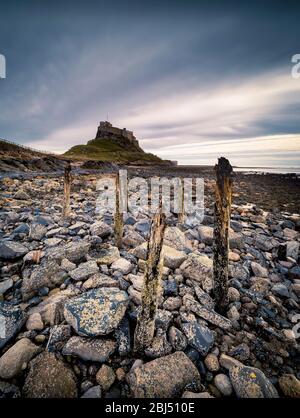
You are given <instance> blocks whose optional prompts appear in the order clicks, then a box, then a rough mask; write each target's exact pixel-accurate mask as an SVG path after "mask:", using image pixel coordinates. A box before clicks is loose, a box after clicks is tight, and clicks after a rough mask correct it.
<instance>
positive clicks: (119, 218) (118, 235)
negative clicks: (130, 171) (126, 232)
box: [115, 174, 123, 250]
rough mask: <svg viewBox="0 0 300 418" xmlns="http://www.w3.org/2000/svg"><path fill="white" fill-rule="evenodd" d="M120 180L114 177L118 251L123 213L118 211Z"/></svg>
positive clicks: (121, 241) (121, 235) (121, 243)
mask: <svg viewBox="0 0 300 418" xmlns="http://www.w3.org/2000/svg"><path fill="white" fill-rule="evenodd" d="M120 199H121V194H120V178H119V174H117V177H116V213H115V243H116V246H117V247H118V248H119V250H120V249H121V248H122V245H123V212H122V211H121V209H120V203H121V202H120Z"/></svg>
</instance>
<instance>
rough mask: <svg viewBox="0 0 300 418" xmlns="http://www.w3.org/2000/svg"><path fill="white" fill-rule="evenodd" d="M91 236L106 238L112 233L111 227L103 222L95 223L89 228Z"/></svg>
mask: <svg viewBox="0 0 300 418" xmlns="http://www.w3.org/2000/svg"><path fill="white" fill-rule="evenodd" d="M90 231H91V235H97V236H98V237H101V238H106V237H108V236H109V235H111V234H112V233H113V229H112V228H111V226H109V225H107V224H106V223H105V222H95V223H94V224H92V225H91V227H90Z"/></svg>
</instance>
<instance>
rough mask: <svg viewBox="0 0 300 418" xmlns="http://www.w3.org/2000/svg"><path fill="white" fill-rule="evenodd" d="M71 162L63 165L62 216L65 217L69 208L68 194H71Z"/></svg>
mask: <svg viewBox="0 0 300 418" xmlns="http://www.w3.org/2000/svg"><path fill="white" fill-rule="evenodd" d="M71 170H72V167H71V163H70V162H68V164H67V166H66V167H65V174H64V204H63V217H64V218H67V217H68V216H70V213H71V209H70V196H71V183H72V176H71Z"/></svg>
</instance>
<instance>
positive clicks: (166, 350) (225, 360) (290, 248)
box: [0, 167, 300, 398]
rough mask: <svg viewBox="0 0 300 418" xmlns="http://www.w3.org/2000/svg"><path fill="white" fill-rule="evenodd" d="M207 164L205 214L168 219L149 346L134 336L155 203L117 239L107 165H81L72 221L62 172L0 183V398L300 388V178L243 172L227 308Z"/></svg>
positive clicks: (283, 393)
mask: <svg viewBox="0 0 300 418" xmlns="http://www.w3.org/2000/svg"><path fill="white" fill-rule="evenodd" d="M160 170H163V169H160ZM155 172H156V174H160V172H159V171H156V170H155V169H154V168H153V167H152V168H151V170H150V169H149V170H148V171H147V170H144V171H143V170H142V169H139V170H138V169H136V170H134V169H132V171H131V175H134V174H135V175H145V176H146V177H149V176H150V175H152V174H153V173H155ZM185 173H188V171H186V172H185ZM185 173H180V175H184V174H185ZM175 174H176V168H174V169H173V172H172V175H175ZM202 174H203V176H204V179H205V214H204V219H203V220H202V222H199V219H198V218H197V217H196V216H192V215H190V216H186V217H185V219H184V222H183V223H180V224H179V222H178V216H177V214H174V213H171V214H170V216H168V217H167V228H166V231H165V236H164V242H163V269H162V279H161V282H160V289H159V298H158V307H157V312H156V317H155V334H154V338H153V340H152V343H151V345H149V347H148V348H147V349H146V350H145V353H144V355H137V354H136V353H135V352H134V350H133V342H134V330H135V326H136V321H137V316H138V314H139V312H140V309H141V303H142V291H143V283H144V272H145V268H146V265H147V242H148V240H149V234H150V228H151V216H149V214H148V213H147V211H146V210H145V208H143V207H141V208H140V209H139V210H138V211H135V212H134V213H130V212H128V213H126V214H124V219H123V220H124V231H123V245H122V248H121V249H118V248H117V246H116V243H115V237H114V217H113V215H112V214H110V213H104V214H101V215H100V214H99V213H97V210H96V208H97V197H98V196H97V187H96V186H97V181H98V179H99V176H100V174H99V173H98V172H96V171H95V172H91V173H89V174H87V173H86V174H76V173H75V174H74V175H73V182H72V186H71V214H70V216H69V217H68V218H66V219H63V217H62V209H63V203H64V201H63V196H64V194H63V189H64V183H63V176H62V175H61V174H57V175H51V176H49V175H42V174H40V175H35V176H25V175H24V176H19V177H18V178H12V177H10V176H3V177H2V178H1V179H0V398H20V397H21V398H120V397H122V398H169V397H172V398H221V397H232V398H278V397H289V398H299V397H300V356H299V354H300V349H299V341H300V309H299V306H300V265H299V247H300V210H299V180H297V179H294V180H293V179H291V178H286V179H285V180H284V179H283V180H282V179H281V177H277V179H278V180H276V177H274V176H271V177H267V176H254V177H252V180H253V181H252V182H251V177H249V176H248V177H247V175H242V174H238V175H237V176H236V178H235V179H234V193H233V202H232V203H233V205H232V215H231V225H230V231H229V241H230V252H229V293H228V297H229V304H228V308H227V310H226V312H225V313H224V314H223V315H221V314H219V313H218V312H217V311H216V309H215V301H214V298H213V291H212V290H213V228H214V177H213V173H212V172H207V173H206V172H205V171H203V173H202ZM276 185H277V186H276ZM297 190H298V191H297ZM258 193H259V195H260V199H259V197H258V195H257V194H258Z"/></svg>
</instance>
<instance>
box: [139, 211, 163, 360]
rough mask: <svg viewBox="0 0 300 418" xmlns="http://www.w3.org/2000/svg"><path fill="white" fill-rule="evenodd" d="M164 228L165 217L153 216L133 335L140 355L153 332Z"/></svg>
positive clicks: (160, 215)
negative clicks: (139, 308)
mask: <svg viewBox="0 0 300 418" xmlns="http://www.w3.org/2000/svg"><path fill="white" fill-rule="evenodd" d="M165 228H166V222H165V215H164V214H162V213H161V212H159V213H157V214H156V215H155V216H154V218H153V221H152V224H151V231H150V238H149V241H148V248H147V251H148V257H147V266H146V271H145V276H144V285H143V290H142V306H141V311H140V314H139V315H138V319H137V325H136V329H135V334H134V351H135V352H136V353H137V354H141V355H143V354H144V351H145V349H146V348H147V347H149V346H150V344H151V342H152V339H153V336H154V331H155V314H156V309H157V303H158V294H159V285H160V280H161V273H162V271H161V270H162V248H163V238H164V232H165Z"/></svg>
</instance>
